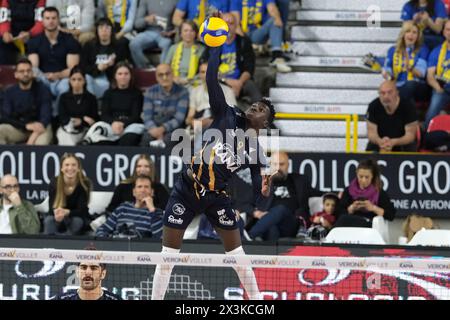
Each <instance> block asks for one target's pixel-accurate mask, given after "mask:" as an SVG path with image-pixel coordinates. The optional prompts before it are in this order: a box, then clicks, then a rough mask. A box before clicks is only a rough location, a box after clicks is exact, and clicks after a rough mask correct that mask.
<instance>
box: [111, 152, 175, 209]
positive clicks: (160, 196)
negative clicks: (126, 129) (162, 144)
mask: <svg viewBox="0 0 450 320" xmlns="http://www.w3.org/2000/svg"><path fill="white" fill-rule="evenodd" d="M139 176H149V177H150V178H151V179H152V190H153V200H154V203H155V206H156V207H157V208H165V207H166V204H167V200H169V192H168V191H167V189H166V187H165V186H164V185H163V184H161V183H159V182H157V181H156V173H155V164H154V163H153V161H152V159H150V157H149V156H148V154H140V155H139V157H138V158H137V159H136V162H135V163H134V171H133V174H132V175H131V177H129V178H127V179H125V180H123V181H121V182H120V184H119V185H118V186H117V187H116V188H115V189H114V194H113V197H112V199H111V202H110V203H109V205H108V207H107V208H106V212H107V214H110V213H111V212H113V211H114V209H116V208H117V207H118V206H119V205H120V204H121V203H124V202H133V201H134V198H133V183H134V182H135V181H136V178H137V177H139Z"/></svg>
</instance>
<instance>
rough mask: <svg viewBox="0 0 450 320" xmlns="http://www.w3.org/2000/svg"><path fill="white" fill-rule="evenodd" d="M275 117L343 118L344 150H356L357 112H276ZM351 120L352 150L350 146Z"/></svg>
mask: <svg viewBox="0 0 450 320" xmlns="http://www.w3.org/2000/svg"><path fill="white" fill-rule="evenodd" d="M275 118H276V119H297V120H299V119H309V120H345V152H347V153H349V152H352V151H353V152H357V151H358V115H357V114H311V113H276V114H275ZM352 122H353V150H352V146H351V140H352V132H351V123H352Z"/></svg>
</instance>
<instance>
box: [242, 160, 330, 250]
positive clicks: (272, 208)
mask: <svg viewBox="0 0 450 320" xmlns="http://www.w3.org/2000/svg"><path fill="white" fill-rule="evenodd" d="M271 166H272V168H278V171H279V172H278V173H277V175H276V176H275V177H274V179H273V183H272V185H273V186H272V188H273V193H271V195H270V196H269V197H268V198H266V200H265V203H264V204H263V207H262V208H257V209H256V210H255V211H254V212H253V218H254V219H256V223H255V224H254V225H253V227H251V229H250V231H249V232H248V235H249V236H250V238H252V239H256V238H262V239H263V240H272V241H275V240H278V239H279V238H281V237H295V235H296V233H297V229H298V227H299V217H302V218H303V219H305V218H306V219H307V220H308V221H309V216H310V213H309V211H310V210H309V204H308V199H309V198H310V197H315V196H320V195H322V192H320V191H317V190H314V189H313V188H312V187H311V183H310V182H309V179H308V178H307V177H306V176H302V175H299V174H296V173H288V169H289V156H288V154H287V153H285V152H278V153H275V154H273V155H272V157H271Z"/></svg>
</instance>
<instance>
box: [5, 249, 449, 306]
mask: <svg viewBox="0 0 450 320" xmlns="http://www.w3.org/2000/svg"><path fill="white" fill-rule="evenodd" d="M82 262H84V263H102V264H105V265H106V270H107V274H106V277H105V279H104V280H103V282H102V286H103V287H104V288H106V289H108V290H110V291H112V292H113V293H115V294H117V295H119V296H121V297H122V298H123V299H127V300H149V299H150V298H151V291H152V283H153V274H154V271H155V265H157V264H165V265H174V269H173V271H172V275H171V279H170V283H169V286H168V289H167V293H166V299H169V300H173V299H177V300H223V299H225V300H243V299H246V298H247V296H246V293H245V290H244V289H243V286H242V284H241V282H240V280H239V278H238V276H237V274H236V272H235V271H234V269H235V268H237V267H241V268H252V269H253V271H254V274H255V276H256V280H257V283H258V287H259V290H260V292H261V295H262V298H263V299H264V300H434V299H445V300H448V299H450V258H447V257H420V256H416V257H400V256H393V257H346V256H293V255H234V256H232V255H225V254H203V253H202V254H199V253H180V254H161V253H155V252H133V251H100V250H98V251H92V250H58V249H23V248H0V299H6V300H30V299H39V300H47V299H51V298H52V297H54V296H55V295H57V294H59V293H62V292H66V291H67V290H73V289H77V288H78V286H79V279H78V277H77V273H76V269H77V267H78V265H79V264H80V263H82Z"/></svg>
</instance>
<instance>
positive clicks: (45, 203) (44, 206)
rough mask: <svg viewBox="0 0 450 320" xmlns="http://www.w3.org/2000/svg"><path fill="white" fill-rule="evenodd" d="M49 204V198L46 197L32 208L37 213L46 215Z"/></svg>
mask: <svg viewBox="0 0 450 320" xmlns="http://www.w3.org/2000/svg"><path fill="white" fill-rule="evenodd" d="M49 202H50V198H49V197H48V196H47V197H46V198H45V199H44V200H43V201H42V202H41V203H38V204H35V205H34V208H35V209H36V211H37V212H39V213H47V212H48V204H49Z"/></svg>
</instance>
